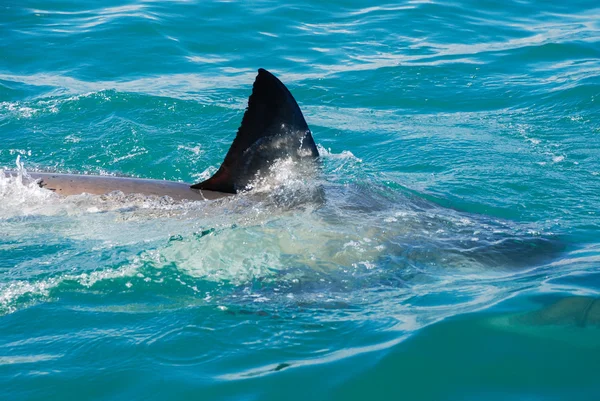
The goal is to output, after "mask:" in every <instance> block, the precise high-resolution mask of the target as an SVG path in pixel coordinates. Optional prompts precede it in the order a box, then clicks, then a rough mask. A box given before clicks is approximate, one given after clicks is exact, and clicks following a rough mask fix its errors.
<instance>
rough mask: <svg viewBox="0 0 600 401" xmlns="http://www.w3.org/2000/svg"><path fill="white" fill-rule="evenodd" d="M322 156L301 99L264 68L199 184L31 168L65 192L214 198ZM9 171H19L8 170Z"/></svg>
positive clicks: (37, 176)
mask: <svg viewBox="0 0 600 401" xmlns="http://www.w3.org/2000/svg"><path fill="white" fill-rule="evenodd" d="M318 157H319V151H318V150H317V146H316V145H315V141H314V139H313V137H312V134H311V131H310V129H309V128H308V124H307V123H306V120H305V119H304V116H303V115H302V111H301V110H300V107H299V106H298V103H297V102H296V100H295V99H294V97H293V96H292V94H291V93H290V91H289V90H288V89H287V88H286V86H285V85H284V84H283V83H282V82H281V81H280V80H279V79H278V78H277V77H275V76H274V75H273V74H271V73H270V72H269V71H267V70H265V69H262V68H261V69H259V70H258V75H257V76H256V79H255V81H254V85H253V87H252V94H251V95H250V97H249V99H248V106H247V108H246V112H245V114H244V117H243V119H242V123H241V125H240V127H239V129H238V131H237V135H236V137H235V139H234V140H233V142H232V144H231V147H230V148H229V151H228V152H227V155H226V156H225V159H224V161H223V163H222V164H221V167H220V168H219V169H218V170H217V172H216V173H215V174H214V175H213V176H212V177H210V178H209V179H207V180H205V181H202V182H199V183H197V184H193V185H190V184H186V183H182V182H174V181H166V180H152V179H140V178H129V177H114V176H99V175H78V174H60V173H39V172H31V173H29V174H28V175H29V177H31V179H32V180H36V181H37V182H38V184H39V185H40V187H42V188H45V189H48V190H51V191H53V192H55V193H57V194H59V195H62V196H70V195H78V194H82V193H88V194H93V195H103V194H107V193H110V192H113V191H121V192H123V193H124V194H143V195H155V196H169V197H171V198H173V199H174V200H176V201H181V200H212V199H217V198H222V197H225V196H230V195H233V194H236V193H238V192H240V191H243V190H245V189H248V188H249V185H250V184H251V183H252V181H253V180H255V179H256V178H257V177H259V176H260V175H261V174H267V173H268V171H269V168H270V167H271V166H272V165H273V163H275V162H276V161H277V160H280V159H282V158H286V159H291V160H293V161H294V162H298V163H313V162H314V161H315V160H316V159H317V158H318ZM5 174H9V175H14V174H15V173H14V172H11V171H7V172H5Z"/></svg>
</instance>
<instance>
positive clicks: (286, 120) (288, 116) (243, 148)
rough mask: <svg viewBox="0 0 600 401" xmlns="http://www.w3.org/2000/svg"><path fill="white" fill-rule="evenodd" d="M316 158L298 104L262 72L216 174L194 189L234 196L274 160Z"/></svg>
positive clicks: (271, 75)
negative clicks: (240, 123) (233, 194)
mask: <svg viewBox="0 0 600 401" xmlns="http://www.w3.org/2000/svg"><path fill="white" fill-rule="evenodd" d="M287 157H292V158H293V159H295V160H302V159H311V160H312V159H315V158H317V157H319V152H318V151H317V146H316V145H315V141H314V140H313V138H312V134H311V132H310V129H309V128H308V125H307V124H306V121H305V120H304V116H303V115H302V111H300V107H298V103H296V100H295V99H294V97H293V96H292V94H291V93H290V91H289V90H288V89H287V88H286V87H285V85H284V84H283V83H281V81H280V80H279V79H277V78H276V77H275V76H274V75H273V74H271V73H270V72H268V71H267V70H264V69H262V68H261V69H259V70H258V75H257V77H256V80H255V81H254V86H253V87H252V94H251V95H250V98H249V99H248V107H247V108H246V113H245V114H244V118H243V119H242V125H241V126H240V128H239V129H238V132H237V135H236V137H235V139H234V140H233V143H232V144H231V147H230V148H229V151H228V152H227V155H226V156H225V160H224V161H223V164H221V167H220V168H219V170H218V171H217V172H216V173H215V175H213V176H212V177H211V178H209V179H208V180H206V181H203V182H200V183H198V184H195V185H192V188H194V189H205V190H210V191H218V192H226V193H236V192H238V191H241V190H244V189H246V188H247V186H248V184H249V183H250V182H251V181H252V180H253V179H255V177H256V176H257V175H259V174H260V173H263V174H264V173H266V172H267V171H268V169H269V167H270V166H271V165H272V164H273V162H275V161H276V160H277V159H281V158H287Z"/></svg>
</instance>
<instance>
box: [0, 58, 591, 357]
mask: <svg viewBox="0 0 600 401" xmlns="http://www.w3.org/2000/svg"><path fill="white" fill-rule="evenodd" d="M318 157H319V152H318V150H317V147H316V144H315V142H314V139H313V137H312V133H311V131H310V129H309V127H308V124H307V123H306V120H305V119H304V116H303V114H302V111H301V110H300V107H299V106H298V103H297V102H296V100H295V99H294V97H293V96H292V94H291V93H290V91H289V90H288V89H287V88H286V86H285V85H284V84H283V83H282V82H281V81H280V80H279V79H278V78H277V77H275V76H274V75H273V74H271V73H270V72H268V71H267V70H265V69H262V68H261V69H259V70H258V75H257V76H256V79H255V81H254V84H253V87H252V93H251V95H250V97H249V99H248V105H247V108H246V111H245V113H244V116H243V118H242V122H241V125H240V127H239V129H238V131H237V135H236V137H235V139H234V140H233V142H232V144H231V146H230V148H229V151H228V152H227V154H226V156H225V159H224V160H223V163H222V164H221V166H220V168H219V169H218V170H217V172H216V173H215V174H214V175H213V176H212V177H210V178H209V179H207V180H205V181H202V182H199V183H196V184H187V183H182V182H174V181H166V180H154V179H140V178H130V177H115V176H99V175H78V174H61V173H42V172H30V173H28V174H27V177H23V178H25V179H29V180H33V181H35V182H37V183H38V185H39V186H40V187H42V188H45V189H48V190H51V191H53V192H55V193H57V194H59V195H61V196H71V195H79V194H83V193H88V194H93V195H103V194H107V193H110V192H114V191H120V192H122V193H124V194H126V195H127V194H142V195H153V196H169V197H171V198H172V199H173V200H175V201H182V200H192V201H197V200H213V199H218V198H223V197H227V196H231V195H234V194H236V193H238V192H241V191H244V190H247V189H251V186H252V183H253V182H254V181H255V180H256V179H257V178H259V177H260V176H262V175H268V173H269V170H270V168H271V167H272V166H273V165H274V163H275V162H276V161H277V160H280V159H292V160H293V161H294V162H297V163H299V164H304V165H306V164H315V162H316V160H317V159H318ZM0 173H1V171H0ZM4 174H6V175H16V174H18V173H17V172H15V171H4ZM498 242H499V245H498V246H492V247H491V249H490V250H488V252H487V253H486V252H482V253H481V254H480V255H478V254H476V253H473V254H471V253H470V251H469V250H467V251H469V252H468V253H469V257H470V258H472V259H474V260H477V259H481V260H483V261H487V262H489V260H488V259H490V258H491V256H493V257H494V258H496V259H498V258H499V255H508V256H507V260H508V261H509V262H511V263H514V262H515V260H516V259H521V258H524V259H526V260H528V258H526V257H525V256H526V255H527V254H528V253H530V249H529V248H530V246H529V245H531V244H527V243H525V244H520V243H516V244H514V243H511V242H508V243H504V241H502V240H499V241H498ZM505 245H506V246H505ZM533 245H536V246H537V245H539V244H537V243H534V244H533ZM554 245H555V244H554ZM554 245H552V246H550V247H549V248H548V247H543V246H542V247H541V253H546V252H550V253H555V251H556V250H555V249H553V248H554ZM511 248H514V249H511ZM457 249H458V252H459V253H461V254H463V253H465V252H466V251H465V250H464V249H461V246H458V247H457ZM515 249H516V250H517V254H518V258H517V257H515V255H512V254H513V253H514V252H513V251H514V250H515ZM446 257H447V255H446ZM499 259H500V260H502V258H499ZM492 265H493V263H492ZM495 324H497V325H499V326H501V327H503V328H505V329H508V330H521V329H522V327H538V329H536V331H535V333H538V334H539V335H543V334H542V333H541V332H540V330H539V327H540V326H544V327H546V326H554V325H556V326H559V327H571V326H575V327H579V328H582V327H600V299H599V298H596V297H593V298H588V297H570V296H567V297H565V298H564V299H562V300H559V301H558V302H556V303H554V304H551V305H549V306H546V307H544V308H542V309H541V310H538V311H534V312H531V313H528V314H521V315H517V316H508V317H507V318H506V319H500V320H498V319H496V320H495ZM553 335H554V334H553ZM593 344H595V345H597V341H596V340H594V341H593Z"/></svg>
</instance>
